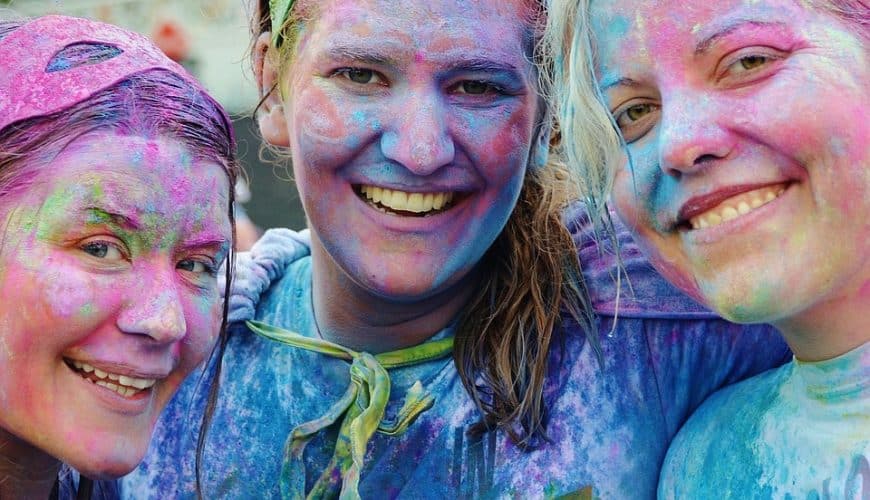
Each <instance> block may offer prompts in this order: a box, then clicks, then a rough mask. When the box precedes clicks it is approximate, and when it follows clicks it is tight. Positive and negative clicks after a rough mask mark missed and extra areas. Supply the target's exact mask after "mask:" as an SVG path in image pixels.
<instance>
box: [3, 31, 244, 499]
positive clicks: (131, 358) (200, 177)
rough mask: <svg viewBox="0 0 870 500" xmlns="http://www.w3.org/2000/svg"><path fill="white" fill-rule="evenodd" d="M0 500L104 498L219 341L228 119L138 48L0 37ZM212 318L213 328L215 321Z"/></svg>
mask: <svg viewBox="0 0 870 500" xmlns="http://www.w3.org/2000/svg"><path fill="white" fill-rule="evenodd" d="M0 96H2V98H0V228H2V231H0V297H2V299H0V367H2V369H0V497H2V498H47V497H49V495H51V496H52V497H55V498H68V497H72V496H76V492H75V487H74V483H75V477H74V475H73V474H72V473H71V471H70V470H69V469H67V468H66V467H62V463H63V464H66V465H68V466H70V467H73V468H75V469H76V470H77V471H79V472H80V473H81V478H82V479H81V480H79V481H78V484H79V488H78V493H77V496H78V498H87V497H88V496H89V495H91V494H93V495H95V496H96V497H104V496H110V495H111V494H112V492H111V488H110V486H111V483H103V482H98V483H97V487H96V488H94V486H93V485H94V483H93V482H92V481H91V480H90V479H87V478H94V479H111V478H115V477H118V476H120V475H123V474H125V473H127V472H129V471H130V469H132V468H133V467H135V466H136V464H138V463H139V461H140V459H141V458H142V456H143V454H144V453H145V451H146V449H147V446H148V442H149V440H150V437H151V431H152V429H153V426H154V423H155V421H156V420H157V417H158V415H159V413H160V411H161V410H162V408H163V407H164V406H165V405H166V403H167V402H168V401H169V399H170V398H171V397H172V395H173V394H174V393H175V391H176V389H177V388H178V386H179V384H180V383H181V381H182V380H183V379H184V377H185V376H186V375H187V374H188V373H190V371H191V370H192V369H193V368H194V367H195V366H196V365H197V364H199V363H200V362H201V361H202V360H203V359H204V357H205V356H206V355H207V353H208V352H209V351H210V349H211V347H212V346H213V344H214V340H215V338H216V337H217V334H218V332H219V331H221V324H222V319H221V318H222V312H223V311H224V309H225V307H224V305H223V302H222V301H221V300H220V295H219V290H218V280H217V274H218V271H217V269H218V267H219V266H220V265H221V263H222V262H223V261H224V259H225V258H226V257H227V255H228V252H229V251H230V247H231V240H232V208H231V206H232V190H231V189H230V186H232V185H233V182H234V180H235V176H236V166H235V159H234V153H233V150H234V145H233V139H232V132H231V128H230V122H229V120H228V118H227V116H226V114H225V113H224V112H223V110H222V109H221V108H220V106H219V105H218V104H217V103H215V101H214V100H212V99H211V98H210V97H209V96H208V95H207V94H206V93H205V92H204V91H203V90H202V88H201V87H200V86H199V85H198V84H197V83H196V82H195V81H194V80H193V79H192V78H191V77H190V76H189V75H188V74H187V73H186V72H185V71H184V70H183V69H182V68H181V67H180V66H178V65H177V64H175V63H173V62H172V61H170V60H169V59H168V58H167V57H165V56H164V55H163V54H162V53H161V52H160V51H159V50H158V49H156V48H155V47H154V46H153V45H152V44H151V43H150V42H148V41H147V39H145V38H144V37H141V36H139V35H135V34H132V33H128V32H126V31H123V30H121V29H119V28H116V27H114V26H109V25H106V24H102V23H97V22H92V21H88V20H84V19H76V18H69V17H61V16H47V17H43V18H39V19H35V20H31V21H21V22H18V21H14V22H13V21H6V22H0ZM224 317H225V316H224Z"/></svg>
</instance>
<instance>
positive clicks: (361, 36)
mask: <svg viewBox="0 0 870 500" xmlns="http://www.w3.org/2000/svg"><path fill="white" fill-rule="evenodd" d="M531 12H532V11H531V9H530V1H529V0H499V1H497V2H494V1H492V0H431V1H425V2H421V1H419V0H331V1H329V2H327V3H326V4H325V5H323V6H322V7H321V15H320V17H319V19H317V21H316V23H315V25H314V26H313V28H312V29H311V31H310V32H309V33H307V34H306V35H308V36H306V35H303V37H304V38H303V45H302V47H303V50H304V48H307V47H306V46H310V45H313V46H315V48H317V49H327V50H328V49H330V48H334V47H336V46H340V45H344V44H354V45H361V46H365V47H371V48H376V49H378V50H380V51H388V52H390V53H393V54H395V55H397V56H398V55H400V54H401V55H405V54H407V55H409V56H411V57H414V58H416V60H419V58H420V57H431V58H438V57H442V58H450V57H459V56H460V55H462V56H468V55H469V51H471V52H472V54H473V53H474V52H475V51H482V52H486V53H489V54H497V56H498V57H500V58H503V59H517V58H523V57H524V55H525V54H524V52H523V51H524V50H525V49H526V47H524V45H525V44H526V42H527V40H528V34H529V33H531V29H530V27H529V22H530V19H531Z"/></svg>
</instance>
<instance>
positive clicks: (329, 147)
mask: <svg viewBox="0 0 870 500" xmlns="http://www.w3.org/2000/svg"><path fill="white" fill-rule="evenodd" d="M298 92H299V93H298V94H294V95H295V96H296V97H295V98H294V100H293V103H292V105H291V106H290V107H288V109H287V115H286V117H287V121H288V126H289V131H290V136H291V141H293V143H294V144H292V148H293V149H294V151H293V152H294V155H295V157H297V158H302V159H303V160H304V163H305V164H306V167H307V168H324V167H327V166H330V165H335V164H340V163H341V161H342V160H344V159H345V158H346V156H347V155H349V154H350V153H351V152H352V151H353V150H354V149H355V148H356V147H358V146H359V145H360V143H361V141H362V137H361V136H360V133H361V132H363V131H365V129H366V128H367V126H368V125H369V124H368V123H367V121H368V116H367V113H365V111H363V110H362V109H355V107H354V106H353V105H352V104H347V103H342V102H340V101H338V100H337V99H335V98H334V97H333V96H332V95H330V93H328V92H327V91H325V90H323V89H320V88H318V87H316V86H312V85H309V86H307V87H306V88H304V89H299V91H298Z"/></svg>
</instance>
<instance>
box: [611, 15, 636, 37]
mask: <svg viewBox="0 0 870 500" xmlns="http://www.w3.org/2000/svg"><path fill="white" fill-rule="evenodd" d="M630 27H631V23H630V22H629V21H628V19H626V18H625V16H617V17H615V18H614V19H613V20H612V21H610V24H609V25H607V34H608V36H611V37H614V38H622V37H624V36H625V35H626V34H628V30H629V28H630Z"/></svg>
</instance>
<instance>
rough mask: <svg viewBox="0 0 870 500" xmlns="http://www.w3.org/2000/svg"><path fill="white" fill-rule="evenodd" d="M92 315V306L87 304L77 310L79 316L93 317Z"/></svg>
mask: <svg viewBox="0 0 870 500" xmlns="http://www.w3.org/2000/svg"><path fill="white" fill-rule="evenodd" d="M93 314H94V305H93V304H91V303H90V302H88V303H87V304H85V305H83V306H82V307H80V308H79V316H82V317H88V316H93Z"/></svg>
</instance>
